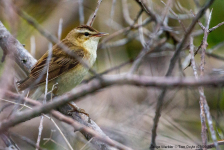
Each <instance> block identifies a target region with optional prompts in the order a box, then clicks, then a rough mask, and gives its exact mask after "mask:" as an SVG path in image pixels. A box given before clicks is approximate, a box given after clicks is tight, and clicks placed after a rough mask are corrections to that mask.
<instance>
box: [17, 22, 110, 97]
mask: <svg viewBox="0 0 224 150" xmlns="http://www.w3.org/2000/svg"><path fill="white" fill-rule="evenodd" d="M105 35H107V33H103V32H98V31H97V30H95V29H94V28H92V27H90V26H87V25H82V26H79V27H77V28H75V29H73V30H72V31H70V32H69V33H68V35H67V36H66V37H65V39H63V40H62V41H61V42H60V43H63V44H64V45H65V46H67V47H68V48H69V49H70V51H69V54H70V53H71V54H72V53H75V54H76V55H77V56H79V57H80V58H81V59H84V61H86V63H87V64H88V65H89V66H90V67H92V65H93V64H94V62H95V61H96V57H97V45H98V43H99V40H100V38H101V37H102V36H105ZM69 54H67V53H66V52H65V51H64V50H63V49H62V48H61V47H60V46H59V44H56V45H54V46H53V47H52V56H51V60H50V61H49V70H48V86H47V88H48V89H47V90H48V91H49V90H52V87H53V85H55V84H57V90H55V92H54V94H55V95H61V94H63V93H65V92H68V91H70V90H71V89H72V88H74V87H75V86H77V85H78V84H79V83H80V82H81V81H82V80H83V78H84V77H85V76H86V75H87V74H88V68H86V67H84V66H83V65H81V64H80V63H79V62H78V61H77V60H76V59H75V58H74V57H73V56H70V55H69ZM47 59H48V52H46V53H45V54H44V55H43V56H42V57H41V58H40V59H39V60H38V62H37V63H36V65H34V67H33V68H32V70H31V72H30V75H29V76H28V77H27V78H26V79H25V80H23V81H19V82H17V83H18V90H19V91H23V90H25V89H27V88H30V91H29V94H30V96H31V97H32V98H33V99H37V98H39V97H40V96H41V94H43V92H44V90H45V88H46V87H45V83H46V81H45V80H46V75H47V68H46V66H47V62H48V61H47Z"/></svg>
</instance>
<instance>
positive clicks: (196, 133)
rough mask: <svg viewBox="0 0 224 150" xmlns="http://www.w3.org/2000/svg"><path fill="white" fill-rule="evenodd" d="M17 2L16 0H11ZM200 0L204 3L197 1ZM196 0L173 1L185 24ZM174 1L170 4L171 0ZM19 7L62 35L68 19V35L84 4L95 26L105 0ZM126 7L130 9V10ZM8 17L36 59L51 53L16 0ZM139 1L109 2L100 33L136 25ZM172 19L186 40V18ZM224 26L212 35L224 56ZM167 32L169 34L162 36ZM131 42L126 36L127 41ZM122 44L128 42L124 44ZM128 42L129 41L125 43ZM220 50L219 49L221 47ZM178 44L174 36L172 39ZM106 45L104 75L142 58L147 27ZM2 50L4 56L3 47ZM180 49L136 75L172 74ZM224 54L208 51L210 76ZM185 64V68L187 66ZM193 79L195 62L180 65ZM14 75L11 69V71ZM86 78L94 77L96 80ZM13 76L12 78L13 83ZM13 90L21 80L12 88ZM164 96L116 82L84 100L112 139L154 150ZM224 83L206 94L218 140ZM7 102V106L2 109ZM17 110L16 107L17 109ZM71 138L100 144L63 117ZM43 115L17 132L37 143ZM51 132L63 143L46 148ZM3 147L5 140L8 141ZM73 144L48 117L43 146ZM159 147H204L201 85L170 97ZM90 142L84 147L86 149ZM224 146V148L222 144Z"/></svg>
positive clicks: (26, 0)
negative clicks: (170, 68) (152, 144)
mask: <svg viewBox="0 0 224 150" xmlns="http://www.w3.org/2000/svg"><path fill="white" fill-rule="evenodd" d="M9 1H11V0H9ZM195 1H196V0H195ZM195 1H194V0H185V1H183V0H173V4H172V9H173V10H174V11H175V12H176V13H177V14H178V15H180V16H181V15H182V16H183V17H185V18H186V19H183V20H182V21H183V23H184V24H185V26H186V27H188V25H189V24H190V23H191V21H192V15H191V13H190V10H192V11H193V12H194V13H197V11H198V10H199V8H197V7H196V4H195ZM146 2H147V4H148V6H149V8H151V9H152V10H153V11H154V12H155V13H156V14H158V15H162V12H163V10H164V8H165V6H164V4H163V3H161V1H158V0H146ZM164 2H165V3H166V2H167V1H166V0H164ZM197 2H199V5H201V6H202V5H204V4H205V2H206V0H198V1H197ZM14 3H15V4H16V5H17V6H18V7H20V8H21V9H22V10H24V11H25V12H26V13H27V14H29V15H30V16H32V17H33V18H35V19H36V20H37V21H38V22H39V23H40V25H41V26H42V27H43V28H44V29H46V30H48V31H49V32H50V33H52V34H53V35H55V36H58V28H59V22H60V19H62V20H63V23H62V36H61V38H62V39H63V38H64V37H65V36H66V35H67V33H68V32H69V31H70V30H72V29H73V28H75V27H77V26H79V25H80V24H82V23H81V22H80V15H79V11H80V6H81V5H82V7H83V12H84V23H87V22H88V20H89V18H90V17H91V15H92V14H93V13H94V10H95V7H96V5H97V0H83V3H82V4H81V5H80V1H79V0H47V1H46V0H18V1H15V2H14ZM125 7H126V8H125ZM0 8H1V9H0V21H2V22H3V24H4V25H5V26H6V27H7V29H8V30H9V31H10V32H11V33H12V34H13V35H14V36H15V37H16V38H17V39H18V40H19V41H20V42H21V43H22V44H24V45H25V48H26V49H27V50H28V51H29V52H30V53H31V54H32V55H33V56H34V57H35V58H36V59H39V58H40V57H41V56H42V55H43V54H44V53H45V52H46V51H47V47H48V43H49V41H48V40H47V39H46V38H45V37H43V36H42V35H41V34H40V33H39V32H38V31H36V30H35V29H34V28H33V27H32V26H30V25H29V24H28V23H27V22H26V21H25V20H23V19H22V18H21V17H20V16H18V15H17V14H15V12H14V11H13V8H12V7H11V6H10V4H9V3H8V0H1V1H0ZM223 8H224V1H223V0H215V2H214V4H213V5H212V6H211V7H210V10H211V9H213V12H212V20H211V24H210V27H213V26H215V25H217V24H218V23H220V22H222V21H224V9H223ZM140 9H141V8H140V7H139V5H138V4H137V3H136V2H135V1H134V0H103V2H102V4H101V5H100V8H99V11H98V13H97V18H96V20H95V22H94V24H93V27H94V28H96V29H97V30H99V31H103V32H108V33H110V34H112V33H114V32H116V31H118V30H120V29H123V28H125V27H127V26H130V23H132V22H131V21H133V20H134V19H135V18H136V16H137V14H138V12H139V11H140ZM127 10H128V12H129V15H130V18H128V17H127V16H125V15H124V14H125V13H126V12H125V11H127ZM168 16H169V20H168V22H167V24H168V26H169V27H171V30H172V31H173V32H175V36H176V37H177V38H181V37H182V36H183V34H184V32H183V31H182V29H181V26H180V25H179V23H178V20H177V19H176V18H175V16H174V15H173V14H172V13H170V12H169V13H168ZM147 17H148V16H147V14H145V13H143V14H142V17H141V18H142V20H145V19H146V18H147ZM200 21H201V22H202V23H203V24H204V25H205V24H206V17H202V18H201V19H200ZM153 26H154V24H153V23H150V24H148V25H146V26H145V27H144V28H145V30H146V32H145V33H148V34H145V35H144V39H145V41H148V40H149V37H150V34H151V33H152V32H153V31H152V27H153ZM194 32H195V33H196V32H197V33H198V32H199V33H201V34H199V35H198V36H195V37H194V45H195V46H196V47H198V46H199V45H200V42H201V41H202V39H203V34H202V32H201V29H200V27H199V26H198V25H196V27H195V30H194ZM223 35H224V26H221V27H219V28H218V29H216V30H215V31H213V32H212V33H210V34H209V36H208V44H209V45H208V49H207V51H208V52H209V51H212V53H214V54H216V55H218V56H220V57H223V58H224V46H222V45H224V44H223V41H224V36H223ZM165 36H166V35H164V34H161V35H160V37H159V38H163V37H165ZM122 40H123V41H122ZM116 42H120V43H121V44H120V45H116ZM122 42H123V43H122ZM220 43H221V44H222V45H221V46H220V47H218V48H216V49H214V47H215V46H217V45H218V44H220ZM167 44H171V45H172V41H169V43H167ZM102 45H103V46H102V47H101V48H100V49H98V52H97V55H98V57H97V61H96V63H95V65H94V67H93V68H94V69H95V70H97V72H102V71H104V70H107V69H109V68H112V67H114V66H117V65H119V64H121V63H124V62H126V61H128V60H130V59H134V58H136V57H137V55H138V54H139V52H140V51H141V49H142V48H143V45H142V43H141V40H140V37H139V30H138V29H137V30H132V31H131V32H129V33H128V34H121V35H119V36H117V37H115V38H114V39H112V40H110V41H108V42H107V43H102ZM0 52H1V55H2V51H0ZM173 53H174V49H173V48H172V47H171V48H170V49H167V50H164V51H163V52H160V51H158V52H154V53H152V54H150V55H149V56H147V57H145V59H144V61H143V62H142V63H141V66H140V67H139V69H138V70H137V72H136V74H139V75H147V76H164V75H165V73H166V71H167V67H168V65H169V60H170V58H171V57H172V55H173ZM188 54H189V52H188V49H186V50H184V51H182V53H181V62H180V64H181V65H184V62H185V61H186V57H187V55H188ZM223 60H224V59H216V58H213V57H208V56H206V65H205V75H206V76H222V74H223V69H224V63H223ZM5 63H7V59H6V61H4V62H3V63H1V64H0V70H1V74H2V76H1V82H0V83H1V85H0V86H1V87H4V84H5V82H3V80H4V81H5V78H6V76H5V75H4V74H6V73H5V72H7V71H9V69H10V68H6V67H5V66H6V65H5ZM196 63H197V67H198V69H199V67H200V53H198V54H197V55H196ZM130 67H131V64H128V65H125V66H124V67H122V68H120V69H117V70H115V71H112V72H110V73H109V74H108V75H114V74H124V73H127V72H128V71H129V69H130ZM182 69H183V68H182ZM17 70H18V68H16V67H14V70H13V71H12V73H13V75H12V76H14V75H15V76H16V75H17ZM183 73H184V74H185V76H188V77H189V76H192V77H193V72H192V68H191V67H188V68H187V69H185V70H184V71H182V70H180V69H179V67H178V65H177V66H176V69H175V73H174V75H175V76H180V77H183ZM7 74H8V73H7ZM90 76H91V74H90V75H89V76H88V77H90ZM88 77H86V79H87V78H88ZM12 79H13V77H11V78H10V79H9V80H8V81H7V82H12ZM8 89H11V90H13V84H12V85H11V86H10V87H8ZM159 94H160V89H157V88H143V87H135V86H113V87H110V88H106V89H103V90H100V91H98V92H97V93H95V94H91V95H88V96H86V97H85V98H82V99H80V100H79V101H78V102H77V105H78V106H79V107H81V108H83V109H85V111H86V112H88V113H89V114H90V117H91V118H92V119H93V120H94V121H95V122H96V123H97V124H98V125H99V126H100V127H101V128H102V129H103V130H104V131H105V133H106V134H107V135H108V136H110V137H111V138H112V139H115V140H117V141H119V142H121V143H123V144H125V145H127V146H130V147H131V148H133V149H138V150H145V149H148V148H149V145H150V141H151V129H152V124H153V117H154V114H155V107H156V102H157V98H158V96H159ZM223 94H224V92H223V88H221V87H220V88H218V87H217V88H206V89H205V95H206V98H207V101H208V104H209V107H210V111H211V113H212V117H213V125H214V129H215V131H216V133H217V138H218V140H221V139H223V135H224V130H223V125H224V122H223V109H224V98H223V96H224V95H223ZM5 104H6V103H0V106H1V107H2V106H3V105H5ZM12 107H13V106H12ZM12 107H8V108H7V109H4V111H2V112H1V114H0V116H1V119H3V118H6V117H7V116H8V113H9V112H10V109H11V108H12ZM58 124H59V125H60V127H61V128H62V130H63V132H64V133H65V135H66V136H67V137H68V139H69V141H70V143H71V144H72V145H73V146H74V149H81V148H83V149H93V147H92V146H91V145H90V144H89V143H88V142H87V141H86V140H85V138H84V137H83V136H82V135H81V134H80V133H78V132H75V133H72V131H73V129H72V128H70V127H68V126H67V125H65V124H63V123H60V122H58ZM38 126H39V118H35V119H32V120H30V121H27V122H25V123H22V124H20V125H18V126H16V127H14V128H13V129H12V130H11V131H13V132H15V133H18V134H21V135H23V136H26V137H28V138H30V139H31V140H33V141H36V138H37V134H38ZM51 132H52V133H53V134H52V139H53V140H55V141H56V142H57V144H54V143H53V142H52V141H49V142H48V143H46V144H45V145H44V142H45V140H43V138H49V137H50V134H51ZM207 134H208V137H209V138H208V140H209V141H208V143H211V142H212V140H211V137H210V133H209V132H208V133H207ZM14 140H15V142H16V143H17V144H18V145H19V147H20V148H21V149H29V150H30V149H34V148H32V147H30V146H29V145H27V144H26V143H24V142H23V141H21V140H20V139H18V138H14ZM86 143H87V144H86ZM0 144H1V145H2V146H4V144H3V143H2V141H1V143H0ZM58 144H60V145H62V146H63V147H65V148H66V149H68V147H66V144H65V142H64V141H63V139H62V137H61V135H60V134H59V132H58V131H57V130H56V128H55V127H54V125H53V124H52V123H51V121H49V120H47V119H46V118H45V119H44V130H43V136H42V141H41V146H43V147H46V148H48V149H63V148H62V147H61V146H59V145H58ZM157 144H158V145H185V146H186V145H200V144H201V123H200V107H199V94H198V89H197V88H191V87H187V88H181V89H180V88H175V89H170V90H169V92H168V93H167V94H166V97H165V101H164V106H163V111H162V116H161V119H160V122H159V127H158V131H157ZM83 146H84V147H83ZM221 148H224V147H221Z"/></svg>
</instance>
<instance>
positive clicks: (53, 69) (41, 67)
mask: <svg viewBox="0 0 224 150" xmlns="http://www.w3.org/2000/svg"><path fill="white" fill-rule="evenodd" d="M62 42H63V44H65V45H66V46H67V47H69V48H70V49H71V50H72V51H73V52H74V53H75V54H76V55H77V56H79V57H80V58H83V57H84V51H83V50H82V49H81V47H78V46H75V45H73V44H72V43H71V42H69V41H68V40H66V39H64V40H62ZM47 58H48V52H47V53H45V54H44V55H43V56H42V57H41V58H40V59H39V60H38V62H37V63H36V64H35V66H34V67H33V68H32V70H31V72H30V75H29V77H27V78H26V79H25V80H23V81H19V82H18V89H19V90H20V91H22V90H24V89H26V88H28V87H29V86H30V85H31V84H33V83H35V82H37V81H38V82H37V83H35V86H37V85H40V84H42V83H44V82H46V81H45V80H46V74H47V69H46V67H45V66H46V63H47ZM77 65H78V61H77V60H76V59H75V58H74V57H72V56H68V55H67V54H66V52H64V51H63V50H62V49H61V48H60V47H59V46H58V44H57V45H55V46H54V47H53V53H52V57H51V60H50V62H49V70H48V81H51V80H53V79H54V78H56V77H58V76H60V75H61V74H63V73H65V72H67V71H69V70H70V69H72V68H74V67H76V66H77ZM40 76H42V78H39V77H40Z"/></svg>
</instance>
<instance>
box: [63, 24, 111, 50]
mask: <svg viewBox="0 0 224 150" xmlns="http://www.w3.org/2000/svg"><path fill="white" fill-rule="evenodd" d="M105 35H108V33H104V32H99V31H97V30H96V29H94V28H93V27H90V26H87V25H81V26H79V27H76V28H75V29H73V30H72V31H71V32H69V34H68V35H67V38H68V39H69V40H70V41H72V42H74V43H75V44H77V45H79V46H84V47H85V45H87V46H90V47H91V45H94V46H95V45H96V46H97V44H98V42H99V40H100V38H101V37H102V36H105Z"/></svg>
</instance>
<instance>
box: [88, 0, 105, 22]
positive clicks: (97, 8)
mask: <svg viewBox="0 0 224 150" xmlns="http://www.w3.org/2000/svg"><path fill="white" fill-rule="evenodd" d="M102 1H103V0H98V2H97V6H96V9H95V12H94V14H93V17H92V20H91V22H90V24H89V26H92V25H93V22H94V20H95V19H96V14H97V11H98V10H99V7H100V4H101V2H102Z"/></svg>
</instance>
